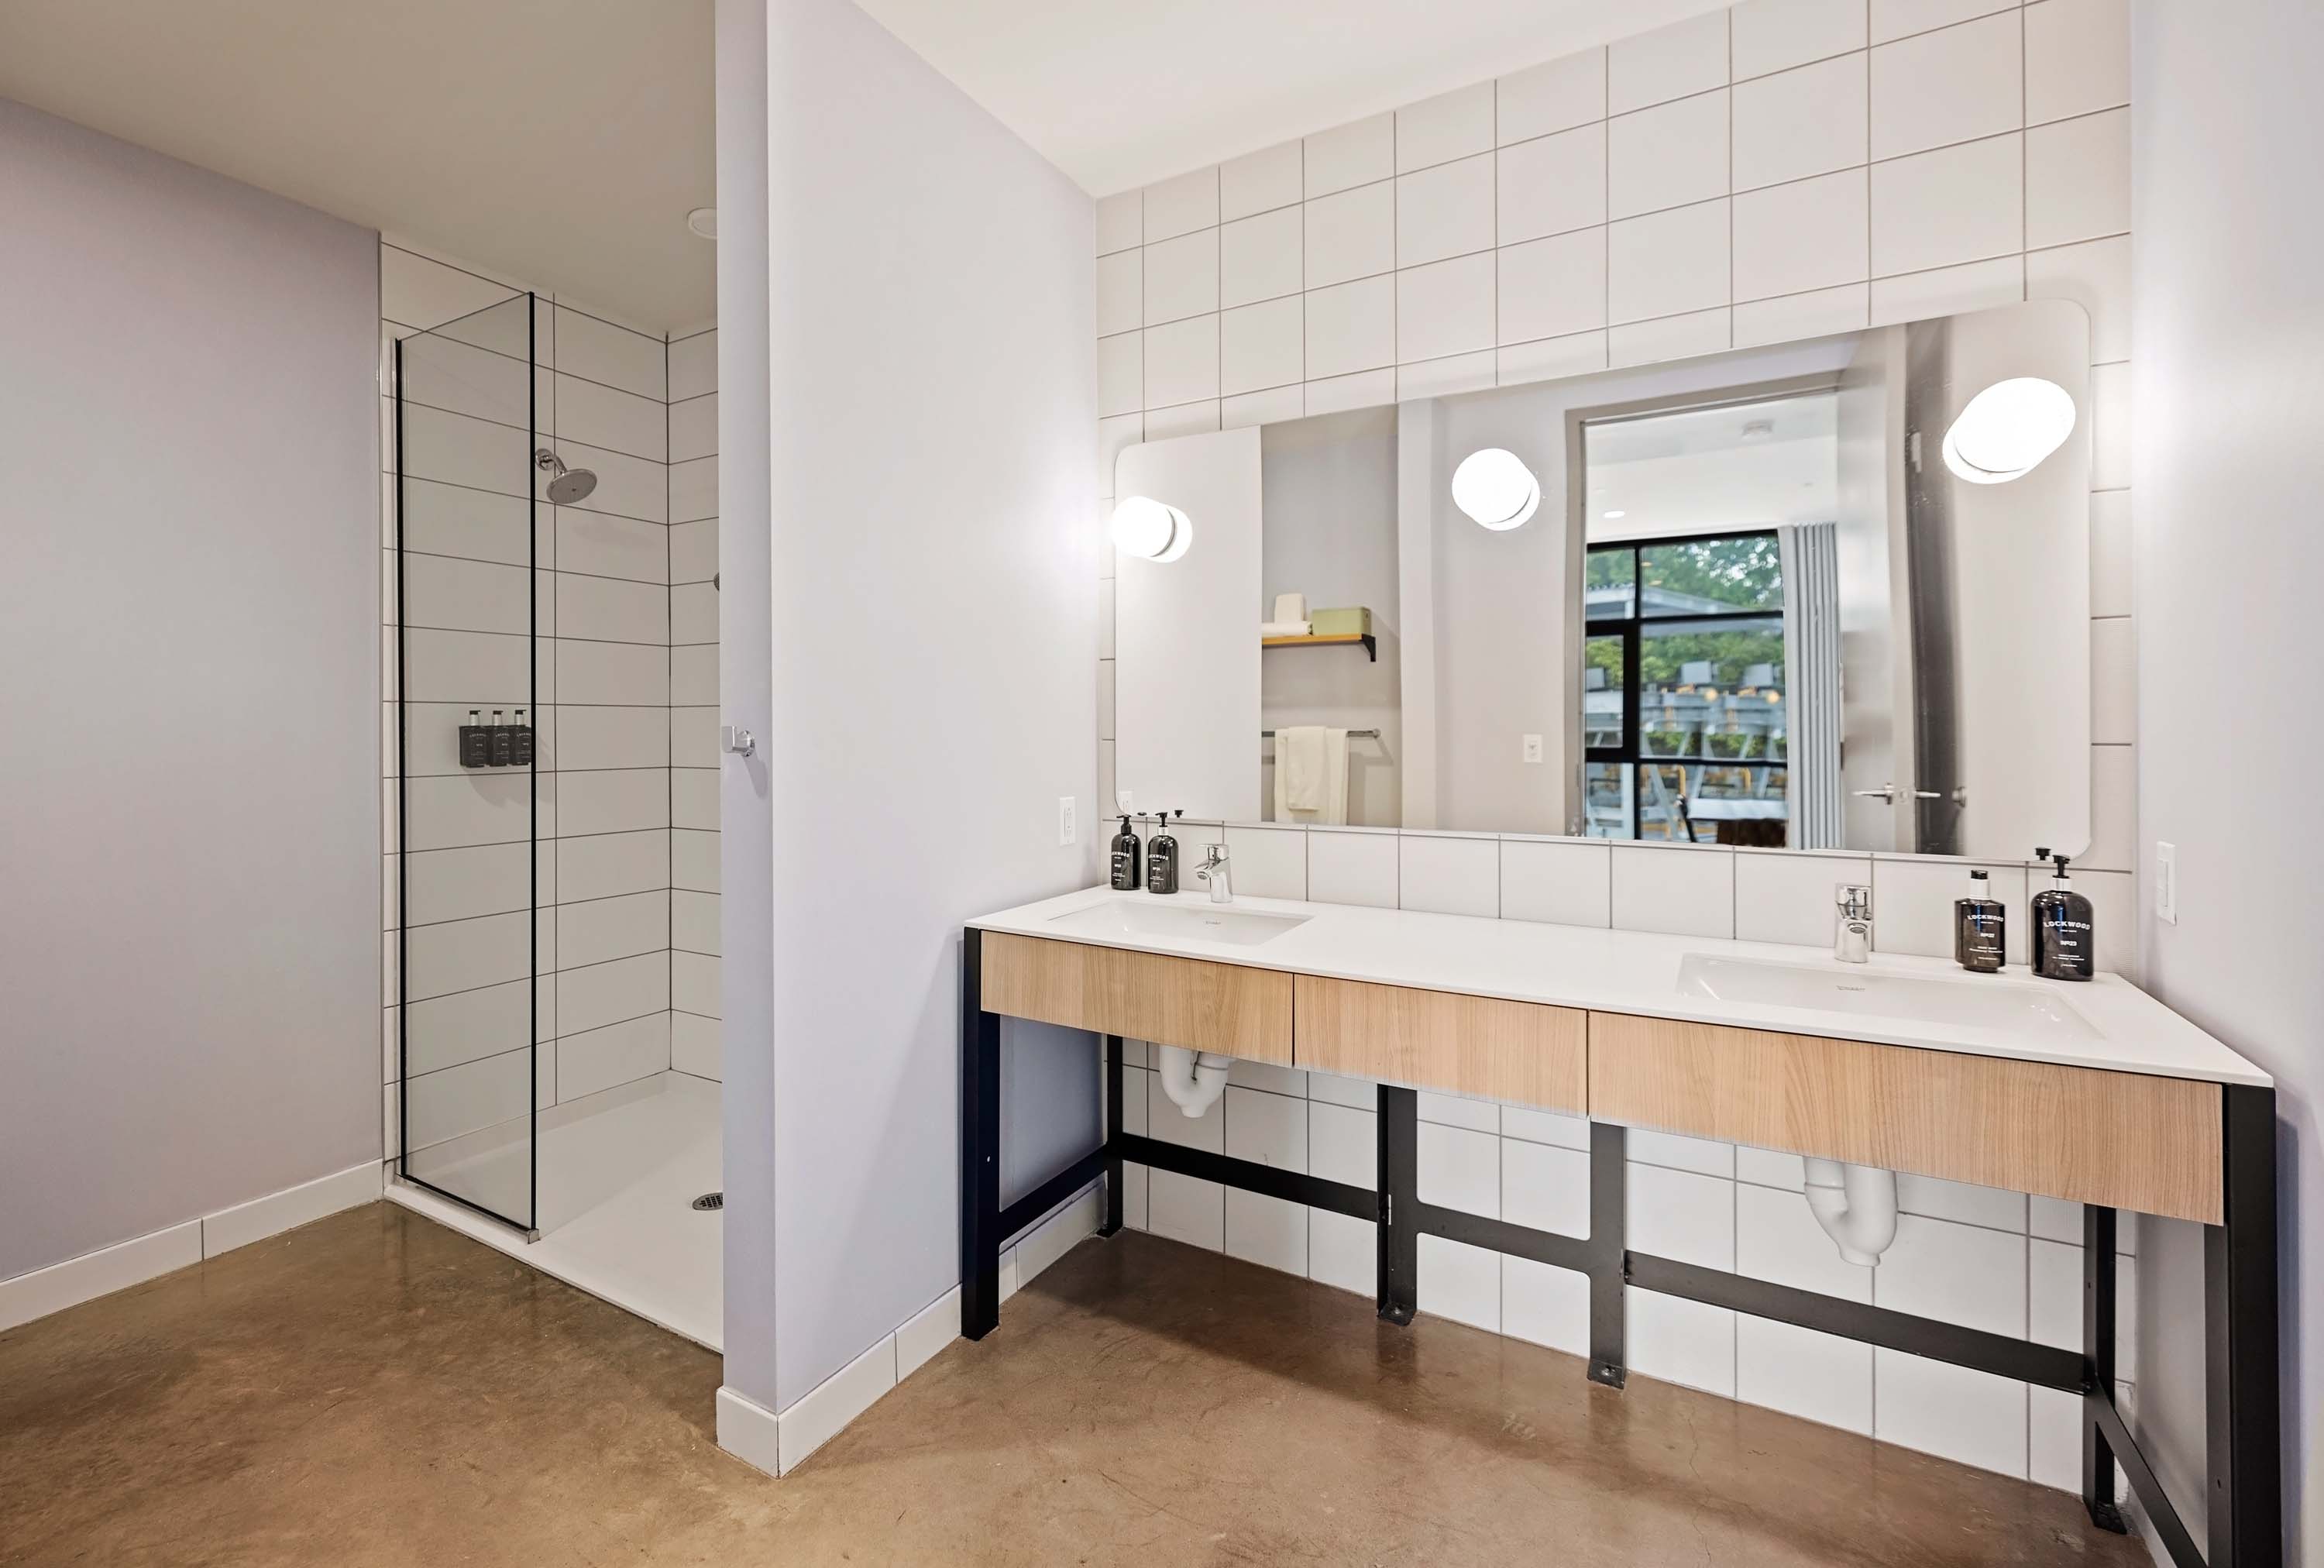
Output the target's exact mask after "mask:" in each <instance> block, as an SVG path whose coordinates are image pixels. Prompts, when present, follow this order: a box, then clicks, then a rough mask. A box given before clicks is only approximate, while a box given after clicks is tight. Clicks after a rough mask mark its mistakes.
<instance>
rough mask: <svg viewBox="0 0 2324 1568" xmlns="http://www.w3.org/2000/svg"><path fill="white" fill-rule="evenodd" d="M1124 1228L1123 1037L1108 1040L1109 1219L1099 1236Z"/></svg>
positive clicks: (1101, 1227)
mask: <svg viewBox="0 0 2324 1568" xmlns="http://www.w3.org/2000/svg"><path fill="white" fill-rule="evenodd" d="M1120 1229H1121V1037H1120V1035H1108V1036H1106V1037H1105V1217H1104V1218H1103V1219H1102V1220H1101V1221H1099V1222H1098V1227H1097V1233H1098V1234H1099V1235H1101V1236H1111V1235H1113V1234H1115V1233H1116V1232H1118V1231H1120Z"/></svg>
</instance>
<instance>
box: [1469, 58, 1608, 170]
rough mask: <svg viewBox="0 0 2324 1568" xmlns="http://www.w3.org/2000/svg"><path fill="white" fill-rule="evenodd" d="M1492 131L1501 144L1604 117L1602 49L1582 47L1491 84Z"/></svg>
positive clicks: (1604, 76)
mask: <svg viewBox="0 0 2324 1568" xmlns="http://www.w3.org/2000/svg"><path fill="white" fill-rule="evenodd" d="M1493 88H1494V92H1493V135H1494V140H1495V142H1496V143H1499V145H1501V146H1504V147H1506V146H1508V145H1509V144H1510V143H1513V142H1524V141H1529V140H1531V139H1532V138H1534V137H1535V136H1545V135H1548V134H1551V133H1552V132H1554V131H1566V130H1571V129H1572V128H1573V127H1574V126H1576V125H1588V124H1589V123H1591V121H1593V120H1602V119H1604V118H1605V117H1606V51H1604V50H1603V49H1585V50H1583V51H1582V52H1581V53H1579V54H1569V55H1566V56H1563V58H1561V59H1558V60H1551V61H1549V62H1548V63H1547V64H1545V65H1537V66H1535V67H1533V68H1532V69H1529V70H1521V71H1517V72H1516V73H1515V74H1513V75H1510V76H1505V77H1502V78H1499V80H1498V81H1496V82H1495V83H1494V84H1493Z"/></svg>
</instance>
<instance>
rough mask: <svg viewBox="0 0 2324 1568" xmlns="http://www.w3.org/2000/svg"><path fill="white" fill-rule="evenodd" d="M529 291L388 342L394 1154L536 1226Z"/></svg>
mask: <svg viewBox="0 0 2324 1568" xmlns="http://www.w3.org/2000/svg"><path fill="white" fill-rule="evenodd" d="M534 319H535V318H534V310H533V299H532V296H531V295H530V294H518V295H515V296H514V297H512V298H511V299H509V300H503V302H502V303H500V304H498V305H494V306H492V307H490V308H489V309H483V310H479V311H476V312H475V314H473V315H470V316H464V317H462V318H459V319H458V320H456V321H451V322H447V323H446V324H444V325H443V326H440V327H436V328H435V329H433V330H432V331H428V332H421V333H416V334H414V335H412V336H410V337H405V338H402V339H401V340H400V341H399V342H398V343H397V344H396V345H395V347H394V358H393V374H394V383H395V384H394V399H393V403H392V414H393V420H394V428H393V432H392V435H393V442H394V474H395V496H394V503H395V517H396V530H395V558H394V562H393V571H394V574H395V584H394V591H395V604H396V605H397V606H398V609H399V612H400V613H398V614H397V616H396V646H395V659H396V669H397V680H396V686H395V690H396V694H397V701H396V708H395V718H396V733H395V736H394V745H395V755H394V757H393V758H392V765H393V766H394V770H395V774H396V778H397V780H398V789H397V797H396V798H397V822H396V844H397V847H398V848H399V850H400V852H401V853H399V854H398V855H397V857H396V862H395V875H396V878H397V882H396V891H397V898H396V906H395V907H396V909H397V911H398V921H399V925H398V927H397V930H396V933H395V935H396V958H395V965H394V968H395V978H396V988H395V989H396V1001H397V1007H396V1016H395V1042H394V1043H395V1049H396V1059H397V1078H398V1081H399V1084H400V1086H401V1093H400V1095H399V1105H398V1126H397V1127H396V1129H394V1130H393V1136H394V1137H395V1138H396V1139H397V1140H398V1145H399V1147H398V1150H397V1161H398V1170H399V1172H400V1173H401V1176H403V1178H404V1179H405V1180H407V1181H410V1182H414V1183H417V1184H419V1185H422V1186H425V1187H428V1188H429V1189H431V1190H433V1191H435V1192H437V1193H438V1194H442V1195H443V1196H446V1197H448V1198H452V1199H455V1200H457V1202H459V1203H461V1204H466V1205H467V1206H468V1207H470V1208H472V1209H475V1210H478V1211H480V1212H481V1213H485V1214H487V1215H490V1216H491V1217H493V1218H494V1219H497V1220H500V1221H503V1222H506V1223H508V1224H510V1225H512V1226H515V1227H516V1228H517V1229H519V1230H521V1231H528V1232H534V1231H537V1230H538V1228H539V1174H538V1160H537V1159H536V1158H535V1139H536V1136H537V1133H538V1126H537V1119H538V1114H539V1106H540V1104H541V1103H542V1102H543V1101H544V1099H545V1098H546V1097H547V1094H548V1092H549V1087H550V1085H549V1083H548V1082H547V1081H546V1079H547V1072H546V1070H545V1067H544V1064H543V1061H542V1057H541V1049H540V1047H541V1042H543V1041H553V1040H554V1038H555V1035H556V1028H555V1020H554V1015H553V1006H554V1001H553V996H552V994H551V993H550V992H549V991H548V990H547V989H546V988H545V985H544V982H543V981H542V979H541V976H542V975H543V974H544V973H553V970H554V967H555V965H554V963H553V960H551V959H550V955H549V952H548V950H547V944H549V942H550V941H552V940H553V938H554V932H553V927H549V926H548V925H545V924H544V923H543V920H542V915H543V912H544V909H547V910H549V911H550V912H552V913H553V910H554V902H555V901H554V899H553V898H552V897H549V896H548V895H549V890H548V889H546V888H544V887H543V886H542V879H543V878H544V877H545V876H550V875H553V874H554V869H553V866H552V865H551V864H550V863H549V862H546V861H545V860H544V859H543V858H542V847H541V846H542V845H543V844H545V843H546V844H551V845H553V842H554V836H553V832H545V831H544V829H545V828H546V826H547V825H546V824H545V823H544V822H543V820H542V817H543V807H544V805H545V804H546V802H547V800H548V799H549V797H548V796H547V795H546V792H545V789H544V785H545V783H546V781H547V779H548V778H549V775H550V770H551V768H552V763H551V761H550V759H549V744H550V741H549V735H548V733H546V731H545V730H536V728H535V727H534V726H535V721H536V719H537V718H538V717H539V715H540V712H541V709H540V705H541V703H542V701H543V700H544V699H545V698H547V697H548V696H549V693H548V692H547V691H546V690H545V689H543V688H544V687H545V686H546V684H547V681H546V677H547V674H548V671H547V669H546V666H545V664H543V663H542V661H541V660H540V659H539V658H537V656H536V650H545V649H547V648H548V647H549V646H550V644H549V641H547V639H546V637H545V636H543V635H541V634H542V633H545V632H546V631H547V630H548V629H547V627H545V626H543V625H542V624H540V622H539V609H538V604H537V596H536V595H535V593H534V591H533V589H532V586H531V585H532V584H533V583H534V581H535V580H536V579H535V576H534V573H535V570H536V568H537V567H539V566H540V565H542V564H543V563H541V562H539V560H538V559H537V549H536V543H535V540H536V529H535V521H534V515H533V508H534V502H533V486H532V471H533V470H532V464H533V448H534V446H535V444H536V443H535V438H534V430H535V429H536V427H537V425H538V422H539V421H538V419H537V417H536V402H535V398H536V392H535V374H534V371H533V366H534V364H536V363H537V362H538V355H536V353H535V339H536V334H535V327H534Z"/></svg>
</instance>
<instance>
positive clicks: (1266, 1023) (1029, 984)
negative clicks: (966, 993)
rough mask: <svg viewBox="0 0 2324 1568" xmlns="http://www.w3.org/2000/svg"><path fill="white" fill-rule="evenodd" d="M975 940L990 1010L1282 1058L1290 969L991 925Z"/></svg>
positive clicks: (1255, 1057)
mask: <svg viewBox="0 0 2324 1568" xmlns="http://www.w3.org/2000/svg"><path fill="white" fill-rule="evenodd" d="M983 946H984V976H983V979H984V996H983V1001H984V1007H985V1010H986V1011H988V1012H997V1013H1007V1014H1009V1015H1010V1016H1011V1017H1014V1018H1029V1019H1039V1020H1040V1021H1041V1022H1043V1023H1052V1024H1064V1025H1066V1026H1067V1027H1069V1028H1081V1029H1094V1030H1096V1031H1097V1032H1098V1033H1100V1034H1107V1035H1122V1036H1125V1037H1127V1038H1130V1039H1136V1040H1152V1041H1154V1042H1156V1043H1157V1044H1159V1045H1165V1046H1184V1047H1186V1048H1187V1049H1189V1050H1196V1051H1215V1052H1218V1053H1219V1054H1221V1055H1222V1056H1241V1057H1245V1058H1247V1059H1249V1060H1250V1061H1254V1062H1279V1063H1282V1064H1284V1065H1289V1064H1290V1061H1291V976H1289V975H1288V974H1283V973H1277V972H1276V971H1273V970H1268V969H1247V968H1244V967H1242V966H1241V965H1240V964H1206V963H1204V962H1203V961H1202V960H1201V959H1198V958H1166V957H1164V956H1162V955H1159V954H1155V953H1130V952H1126V951H1124V950H1123V949H1121V948H1119V947H1093V946H1090V945H1087V944H1084V943H1080V942H1059V941H1053V940H1050V939H1047V938H1044V937H1038V936H1010V935H1008V934H1006V933H1004V932H999V931H988V932H986V933H985V934H984V942H983Z"/></svg>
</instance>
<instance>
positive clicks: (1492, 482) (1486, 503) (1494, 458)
mask: <svg viewBox="0 0 2324 1568" xmlns="http://www.w3.org/2000/svg"><path fill="white" fill-rule="evenodd" d="M1452 504H1453V505H1455V506H1457V507H1459V508H1460V509H1461V510H1462V512H1466V513H1467V514H1468V515H1469V518H1470V521H1472V522H1474V523H1476V524H1477V526H1478V527H1480V528H1489V529H1491V530H1493V531H1494V532H1496V533H1499V532H1500V531H1502V530H1506V529H1512V528H1520V527H1523V526H1524V524H1525V521H1526V519H1527V518H1529V517H1531V516H1532V515H1533V514H1534V509H1535V507H1537V506H1539V505H1540V504H1541V481H1540V480H1538V479H1536V478H1535V477H1534V474H1533V470H1532V469H1530V468H1528V467H1526V466H1525V463H1524V461H1523V460H1522V459H1521V458H1519V457H1517V454H1516V453H1515V452H1505V451H1503V450H1502V449H1501V448H1500V447H1485V448H1484V449H1483V450H1481V451H1477V452H1471V453H1470V454H1469V455H1468V456H1467V457H1463V458H1462V459H1461V466H1459V467H1458V468H1455V469H1453V470H1452Z"/></svg>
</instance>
